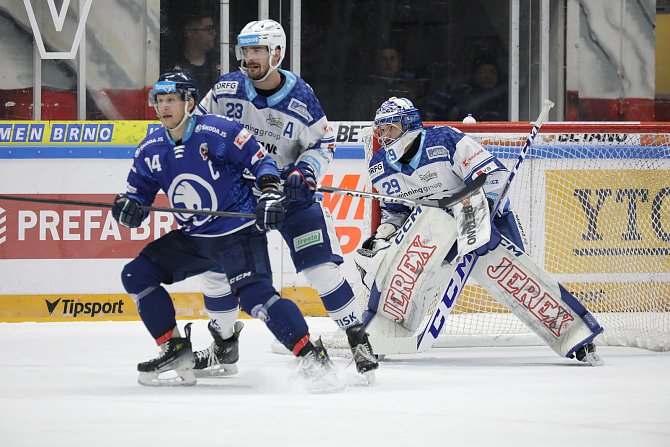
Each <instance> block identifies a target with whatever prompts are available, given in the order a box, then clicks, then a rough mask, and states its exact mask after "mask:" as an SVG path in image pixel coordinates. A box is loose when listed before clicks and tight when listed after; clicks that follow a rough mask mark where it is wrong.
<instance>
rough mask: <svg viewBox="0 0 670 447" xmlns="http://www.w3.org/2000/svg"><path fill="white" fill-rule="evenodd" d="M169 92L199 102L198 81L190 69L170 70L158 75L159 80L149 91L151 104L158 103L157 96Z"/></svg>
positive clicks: (183, 98)
mask: <svg viewBox="0 0 670 447" xmlns="http://www.w3.org/2000/svg"><path fill="white" fill-rule="evenodd" d="M167 93H179V94H180V96H181V99H182V100H184V101H188V100H189V99H190V98H193V100H194V101H195V102H196V103H197V102H198V83H197V82H196V80H195V78H194V77H193V75H192V74H191V72H190V71H168V72H166V73H163V74H162V75H160V76H159V77H158V81H156V83H155V84H154V85H153V88H152V89H151V92H149V105H150V106H155V105H156V104H158V101H157V100H156V97H157V96H158V95H164V94H167Z"/></svg>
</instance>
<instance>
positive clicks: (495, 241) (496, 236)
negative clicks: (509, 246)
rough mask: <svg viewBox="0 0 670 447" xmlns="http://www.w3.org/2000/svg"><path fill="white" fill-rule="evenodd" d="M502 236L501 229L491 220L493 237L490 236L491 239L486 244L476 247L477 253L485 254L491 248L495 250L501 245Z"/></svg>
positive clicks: (479, 254)
mask: <svg viewBox="0 0 670 447" xmlns="http://www.w3.org/2000/svg"><path fill="white" fill-rule="evenodd" d="M500 238H501V236H500V231H498V229H497V228H496V226H495V225H494V224H493V222H491V237H490V238H489V241H488V242H487V243H486V244H484V245H482V246H481V247H479V248H476V249H475V253H477V256H484V255H485V254H486V253H488V252H490V251H491V250H495V249H496V247H497V246H498V245H500Z"/></svg>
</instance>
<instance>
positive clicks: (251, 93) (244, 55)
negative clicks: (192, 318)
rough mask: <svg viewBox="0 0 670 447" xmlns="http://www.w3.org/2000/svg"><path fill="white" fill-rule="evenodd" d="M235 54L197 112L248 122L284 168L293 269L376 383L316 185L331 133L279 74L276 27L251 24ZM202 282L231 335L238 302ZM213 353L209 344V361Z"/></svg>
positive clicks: (281, 36)
mask: <svg viewBox="0 0 670 447" xmlns="http://www.w3.org/2000/svg"><path fill="white" fill-rule="evenodd" d="M236 52H237V58H238V60H239V62H240V64H241V67H240V70H239V71H235V72H233V73H229V74H225V75H223V76H221V77H220V78H219V79H218V80H217V81H216V84H215V85H214V87H213V88H212V89H211V91H210V92H209V93H208V94H207V96H206V97H205V98H204V99H203V100H202V101H201V103H200V105H199V106H198V110H199V112H200V113H214V114H219V115H224V116H227V117H229V118H233V119H235V120H237V121H239V122H241V123H242V124H244V126H245V127H246V128H247V129H248V130H249V131H250V132H252V133H253V134H254V136H255V137H256V139H257V140H258V141H259V142H260V143H261V144H263V146H264V147H265V149H266V150H267V152H268V154H269V155H270V156H271V157H272V158H273V159H274V160H276V162H277V165H278V167H279V168H280V169H282V178H283V180H284V192H285V193H286V196H287V197H288V199H289V204H288V207H287V210H286V220H285V221H284V226H283V227H282V229H281V230H280V231H281V234H282V236H283V238H284V240H285V241H286V243H287V244H288V247H289V249H290V252H291V257H292V259H293V263H294V265H295V268H296V270H297V271H298V272H302V273H303V274H304V275H305V277H306V278H307V280H308V281H309V283H310V285H311V286H312V287H314V288H315V289H316V290H317V291H318V293H319V295H320V296H321V299H322V301H323V304H324V306H325V308H326V311H327V312H328V314H329V315H330V317H331V318H332V319H333V320H334V321H335V322H336V323H337V325H338V326H339V327H341V328H343V329H344V330H345V331H346V333H347V338H348V341H349V344H350V347H351V350H352V353H353V356H354V359H355V362H356V368H357V370H358V372H359V373H361V374H364V375H366V376H368V379H370V380H371V379H372V377H373V371H374V370H375V369H377V367H378V363H377V359H376V357H375V356H374V354H373V352H372V347H371V346H370V343H369V341H368V336H367V334H366V332H365V327H364V325H363V324H362V319H361V318H362V316H361V312H360V309H359V308H358V305H357V303H356V300H355V299H354V293H353V290H352V288H351V286H350V285H349V284H348V283H347V281H346V280H345V278H344V276H343V274H342V271H341V270H340V265H341V264H342V262H343V258H342V251H341V248H340V246H339V242H338V239H337V235H336V233H335V231H334V226H333V222H332V217H331V216H330V214H329V213H328V211H327V210H326V209H324V208H323V206H322V204H321V202H320V201H318V200H316V199H315V190H316V186H317V184H318V182H319V181H320V179H322V178H323V176H324V175H325V173H326V171H327V170H328V166H329V164H330V162H331V160H332V158H333V154H334V152H335V135H334V132H333V130H332V128H331V127H330V124H329V123H328V119H327V118H326V115H325V113H324V111H323V109H322V108H321V105H320V103H319V101H318V99H317V98H316V96H315V95H314V92H313V91H312V89H311V87H310V86H309V85H307V84H306V83H305V81H303V80H302V79H301V78H300V77H298V76H296V75H295V74H293V73H291V72H290V71H287V70H282V69H281V68H279V67H280V65H281V62H282V60H283V58H284V55H285V54H286V35H285V33H284V30H283V29H282V27H281V25H280V24H279V23H277V22H275V21H274V20H261V21H258V22H250V23H248V24H247V25H246V26H245V27H244V28H243V29H242V31H241V32H240V34H239V36H238V38H237V46H236ZM204 276H205V297H206V299H205V302H206V306H207V309H208V311H209V315H210V318H211V322H210V330H212V333H213V334H215V333H217V332H221V333H224V335H222V336H224V337H226V336H228V337H230V336H231V335H232V333H233V330H232V328H233V325H234V322H235V318H236V317H237V303H236V301H235V298H234V297H232V296H231V295H230V294H228V293H226V291H225V290H220V289H219V288H218V287H217V284H219V281H218V279H217V272H208V273H207V274H205V275H204ZM214 349H215V346H212V349H210V357H211V356H213V355H215V352H214ZM211 360H212V361H211V362H210V363H217V362H218V361H219V360H218V359H211ZM220 362H221V363H225V359H220ZM217 368H220V367H218V366H217ZM225 368H226V367H225V366H223V369H225ZM208 369H209V370H211V369H213V368H212V367H208Z"/></svg>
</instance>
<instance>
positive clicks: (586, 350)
mask: <svg viewBox="0 0 670 447" xmlns="http://www.w3.org/2000/svg"><path fill="white" fill-rule="evenodd" d="M575 357H577V360H579V361H580V362H584V363H588V364H589V365H591V366H600V365H602V364H604V363H605V362H604V361H603V359H601V358H600V356H599V355H598V354H596V345H594V344H593V343H587V344H585V345H584V346H582V347H580V348H579V349H577V350H576V351H575Z"/></svg>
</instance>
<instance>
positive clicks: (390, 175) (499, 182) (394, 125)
mask: <svg viewBox="0 0 670 447" xmlns="http://www.w3.org/2000/svg"><path fill="white" fill-rule="evenodd" d="M373 132H374V135H375V138H376V139H377V142H378V145H379V147H380V149H379V150H378V151H377V152H375V153H374V155H373V156H372V157H371V159H370V161H369V171H368V172H369V174H370V179H371V182H372V186H373V188H375V189H376V190H377V191H379V192H380V193H383V194H386V195H389V196H396V197H403V198H406V199H417V200H419V199H421V200H431V199H440V198H444V197H447V196H451V195H453V194H454V193H456V192H459V191H460V190H462V189H463V188H464V187H465V185H466V184H469V183H471V182H472V181H473V180H474V179H475V178H476V177H477V176H479V175H481V174H485V175H486V181H485V183H484V186H483V190H484V194H485V196H486V201H487V202H488V205H489V208H492V206H493V204H494V203H495V202H496V200H497V198H498V196H499V195H500V194H501V192H502V190H503V188H504V186H505V184H506V182H507V178H508V176H509V172H508V171H507V169H506V168H505V166H504V165H503V164H502V163H501V162H500V161H499V160H498V159H497V158H496V157H494V156H493V155H492V154H491V153H490V152H488V151H487V150H486V149H485V148H484V147H483V146H482V145H480V144H479V143H477V142H476V141H475V140H473V139H472V138H470V137H468V136H467V135H465V134H463V133H462V132H460V131H458V130H456V129H454V128H452V127H449V126H434V127H428V128H424V127H423V123H422V120H421V115H420V113H419V111H418V110H417V109H416V108H415V107H414V105H413V104H412V102H411V101H410V100H408V99H406V98H396V97H392V98H390V99H388V100H387V101H385V102H384V103H383V104H382V105H381V107H380V108H379V109H378V110H377V112H376V115H375V119H374V127H373ZM482 202H483V203H482V205H484V207H485V202H484V201H483V199H482ZM498 209H499V211H498V212H497V213H496V215H495V216H493V220H492V222H491V225H490V228H491V230H490V236H489V235H487V239H488V242H484V244H483V245H481V246H480V247H478V248H477V249H476V250H475V252H476V253H477V255H478V256H480V257H484V256H487V254H488V253H492V252H494V251H496V252H497V253H500V252H501V250H498V247H499V246H500V245H501V235H503V236H504V237H505V238H506V240H507V241H510V242H512V243H513V244H514V246H515V247H514V252H515V253H518V254H519V258H522V256H521V255H523V250H524V244H523V242H522V238H521V233H520V230H519V227H518V224H517V221H516V218H515V216H514V214H513V213H512V212H511V211H510V203H509V200H507V199H506V200H505V202H504V205H503V206H500V207H499V208H498ZM381 211H382V213H381V214H382V217H381V223H380V225H379V227H378V228H377V229H376V231H375V234H374V235H373V236H372V237H371V238H370V239H368V240H367V241H365V242H364V243H363V248H364V249H367V250H370V251H369V252H367V253H365V252H364V253H362V254H364V255H367V256H368V257H370V256H372V255H373V253H377V252H379V251H380V250H381V251H382V252H383V251H384V250H385V249H388V248H389V247H392V246H393V244H392V243H391V242H392V241H393V240H394V236H395V235H396V234H398V233H399V232H400V230H399V229H400V228H403V230H402V231H404V228H406V227H407V226H405V225H404V224H405V222H406V220H407V219H408V217H410V214H411V213H412V211H413V209H412V208H410V207H408V206H405V205H401V204H394V203H383V204H382V205H381ZM419 219H421V217H417V218H416V220H413V221H412V222H413V223H414V226H415V227H416V226H418V225H419V224H418V223H416V222H418V221H419ZM487 220H488V218H487ZM435 228H438V227H437V226H436V227H435ZM445 228H446V224H445ZM444 231H448V230H444ZM454 231H458V230H454ZM486 231H488V229H487V230H486ZM396 240H397V239H396ZM506 244H507V243H506ZM445 247H446V249H447V250H448V249H449V245H445ZM456 249H457V244H453V246H451V250H450V251H449V252H448V254H447V256H446V262H448V263H451V262H452V261H453V260H454V259H455V258H456V254H457V253H456ZM504 254H505V255H506V256H508V258H512V257H513V256H512V255H509V254H508V253H504ZM382 255H383V254H382ZM494 256H496V255H494ZM525 259H526V258H523V259H521V260H520V261H519V262H520V263H522V262H527V263H532V262H533V261H532V260H528V261H525ZM362 260H363V261H365V256H364V257H363V258H362ZM357 262H358V261H357ZM480 264H481V265H483V269H484V270H486V264H485V262H481V263H480ZM370 265H371V264H370ZM520 265H523V264H520ZM527 265H528V264H526V266H527ZM489 268H491V267H490V266H489ZM539 270H540V268H539V267H537V266H533V267H531V268H529V269H528V271H529V273H528V277H529V278H530V277H531V276H532V275H534V274H537V275H540V273H539ZM475 272H476V271H475ZM542 275H545V276H542V277H541V280H537V281H536V283H537V284H544V285H547V284H550V283H552V282H553V283H555V284H556V287H555V288H554V289H553V292H554V293H553V295H555V298H556V300H555V301H551V303H550V304H548V305H547V308H546V309H548V308H553V309H564V310H565V313H563V315H567V314H568V313H570V315H569V318H570V320H569V321H571V322H572V321H574V323H575V324H572V323H571V326H570V327H571V328H572V327H575V328H576V327H579V330H576V331H574V332H573V333H572V335H571V337H570V338H569V339H568V338H565V340H566V342H565V343H563V344H562V345H561V340H563V339H561V338H560V337H558V336H556V337H554V338H553V339H552V335H551V334H550V335H548V336H547V337H543V339H544V340H545V341H547V340H549V341H547V343H548V344H549V345H550V346H551V347H552V348H553V349H554V350H555V351H556V352H557V353H560V354H562V355H565V356H566V357H571V356H572V355H573V353H574V354H576V357H577V359H578V360H580V361H584V362H586V363H589V364H600V363H602V361H601V360H600V359H599V357H598V356H597V354H596V353H595V346H594V344H593V343H591V340H592V339H593V338H594V337H595V336H596V335H597V334H598V333H599V331H602V328H601V327H600V326H599V325H598V324H597V322H595V319H594V318H593V316H591V315H590V314H588V312H587V311H586V309H585V308H584V307H583V306H582V305H581V304H580V303H579V302H578V301H577V300H576V298H574V297H572V296H571V295H570V294H569V293H568V292H567V291H565V290H562V291H560V290H561V287H559V285H558V284H557V283H556V282H555V280H553V278H550V277H549V276H546V275H548V274H544V273H543V274H542ZM473 277H474V278H475V279H477V281H478V282H480V284H482V285H483V286H484V287H485V288H487V290H489V292H490V294H491V295H492V296H493V297H494V298H495V299H498V300H500V301H501V303H503V304H504V303H505V298H504V297H503V298H500V294H499V293H498V292H499V291H498V290H493V288H492V287H490V284H491V283H486V282H484V281H483V280H480V279H479V278H481V276H480V277H477V276H473ZM445 284H446V283H445ZM540 290H541V289H540V288H539V286H538V287H537V288H536V289H534V291H535V292H539V291H540ZM527 292H528V294H529V296H530V295H532V292H531V289H528V290H527ZM416 295H420V294H416ZM381 296H384V292H383V291H382V293H381ZM413 299H414V298H413ZM560 300H563V301H560ZM370 301H371V303H369V306H370V309H368V312H366V320H367V319H371V318H373V315H374V314H375V313H377V310H378V309H379V305H378V303H374V302H372V301H373V300H370ZM534 302H535V303H538V302H540V299H539V298H538V299H536V300H535V301H534ZM557 303H558V304H557ZM561 306H562V307H561ZM410 307H412V308H427V307H422V306H420V305H417V303H414V305H412V306H410ZM513 307H514V309H513V310H512V311H513V312H514V313H515V315H517V317H519V318H520V319H521V320H522V321H524V323H526V324H529V323H528V321H526V320H527V319H525V316H527V315H528V314H529V313H528V312H524V311H523V310H522V309H521V308H522V307H523V306H513ZM546 309H545V310H546ZM535 312H536V313H537V312H539V311H537V310H535ZM559 314H560V313H559ZM580 318H581V320H584V323H582V321H580ZM529 320H531V322H530V324H529V326H531V329H533V330H535V329H537V328H538V327H540V328H542V325H540V324H537V323H538V321H536V320H533V318H532V317H531V318H529ZM547 320H549V318H548V317H547V318H546V320H545V321H547ZM563 321H568V317H566V319H565V320H563ZM366 322H367V321H366ZM371 327H372V325H371ZM566 327H567V323H566ZM557 332H560V331H557ZM564 332H566V333H567V332H568V330H567V329H566V330H565V331H564ZM544 334H545V333H544V332H542V331H540V333H538V335H540V337H542V336H543V335H544ZM554 335H555V334H554ZM563 336H565V337H567V336H566V335H565V334H562V335H561V337H563ZM569 342H573V344H569ZM566 346H567V347H568V349H567V350H565V347H566ZM573 347H574V350H570V348H573ZM562 350H563V351H562Z"/></svg>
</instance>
